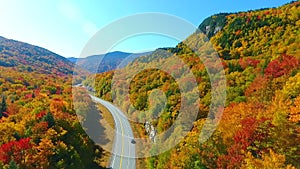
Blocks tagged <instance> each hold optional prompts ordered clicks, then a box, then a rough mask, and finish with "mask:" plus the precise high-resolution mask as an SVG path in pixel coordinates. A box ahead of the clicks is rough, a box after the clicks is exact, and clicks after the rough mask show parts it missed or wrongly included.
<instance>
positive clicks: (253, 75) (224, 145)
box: [86, 1, 300, 169]
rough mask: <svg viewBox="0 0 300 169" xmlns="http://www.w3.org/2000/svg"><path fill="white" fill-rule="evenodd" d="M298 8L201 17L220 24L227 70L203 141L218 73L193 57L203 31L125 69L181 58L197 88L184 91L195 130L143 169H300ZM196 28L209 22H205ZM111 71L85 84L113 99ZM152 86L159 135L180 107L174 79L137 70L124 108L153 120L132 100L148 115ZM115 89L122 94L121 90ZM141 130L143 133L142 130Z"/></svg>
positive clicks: (201, 51) (202, 45)
mask: <svg viewBox="0 0 300 169" xmlns="http://www.w3.org/2000/svg"><path fill="white" fill-rule="evenodd" d="M299 11H300V2H299V1H297V2H293V3H290V4H287V5H284V6H282V7H279V8H271V9H263V10H257V11H249V12H241V13H236V14H220V15H216V16H215V17H212V18H211V19H210V20H206V22H208V23H211V24H214V25H221V26H222V30H220V31H218V32H215V34H210V35H211V39H210V42H211V43H212V44H213V46H214V48H215V49H216V51H217V52H218V54H219V56H220V57H221V59H222V64H223V66H224V69H225V74H226V80H227V99H226V107H225V109H224V113H223V116H222V119H221V121H220V124H219V126H218V128H217V130H216V131H215V132H214V133H213V135H212V137H210V139H209V140H208V141H206V142H205V143H202V144H200V143H199V142H198V139H199V134H200V132H201V129H202V127H203V125H204V122H205V118H206V117H207V113H208V111H209V105H210V102H211V84H210V78H216V77H209V76H208V72H207V70H206V69H205V66H204V65H203V64H202V63H203V62H205V63H206V66H207V65H208V66H209V68H210V71H212V72H214V71H217V70H218V69H217V67H214V63H212V62H210V61H209V59H206V60H200V59H199V57H198V56H204V55H210V54H212V53H213V52H212V51H211V49H210V48H207V46H208V45H207V43H208V41H207V39H206V38H204V36H203V35H202V34H201V33H200V32H196V33H195V34H193V35H191V36H190V37H189V38H188V39H187V40H186V41H184V42H183V43H180V44H178V46H177V47H176V48H169V49H165V50H167V51H168V52H170V53H171V56H168V57H165V55H164V56H162V57H160V58H159V57H157V56H155V57H153V56H152V60H151V58H150V59H149V58H142V60H141V61H140V62H139V60H137V61H136V62H134V63H132V64H131V65H129V66H127V67H125V68H124V69H123V72H124V73H123V74H122V73H121V75H122V76H124V77H126V76H130V75H131V73H130V72H131V71H132V70H139V69H138V68H147V67H151V65H158V64H159V65H163V64H165V65H168V67H170V69H172V70H180V66H178V65H177V66H176V65H173V64H172V59H173V57H179V58H181V59H182V60H183V61H184V62H185V64H186V65H188V66H189V67H190V68H191V70H192V72H193V74H194V76H195V77H196V81H197V83H198V90H199V91H200V92H199V95H197V96H194V95H189V97H199V99H200V104H199V114H198V118H197V121H196V122H195V123H194V127H193V128H192V129H191V130H190V131H189V132H188V135H187V136H186V137H185V138H184V140H182V141H181V142H180V144H178V145H177V146H176V147H175V148H173V149H171V150H169V151H167V152H165V153H163V154H161V155H158V156H155V157H150V158H146V159H145V166H144V167H145V168H289V169H291V168H300V165H299V160H300V154H299V152H300V145H299V140H300V127H299V121H300V108H299V100H300V99H299V98H300V95H299V94H300V84H299V82H300V62H299V61H300V58H299V56H300V50H299V44H300V41H299V39H300V33H299V31H300V30H299V26H300V15H299ZM216 22H221V23H220V24H218V23H216ZM224 23H226V24H224ZM201 29H203V30H204V29H205V30H206V29H207V30H209V27H204V26H203V25H202V27H201ZM193 47H195V48H193ZM197 47H199V48H197ZM192 49H193V50H192ZM196 54H197V55H196ZM113 75H114V72H109V73H106V74H99V75H97V78H96V82H95V84H93V83H91V82H92V81H91V79H92V78H91V79H89V80H87V81H86V84H87V85H94V87H95V89H96V93H97V95H98V96H100V97H102V98H105V99H108V100H111V99H112V95H111V93H110V89H111V85H112V80H111V79H112V77H113ZM182 80H185V81H188V80H189V79H182ZM119 83H122V82H119ZM113 85H120V84H113ZM155 88H158V89H161V90H162V91H163V92H164V94H165V96H166V99H167V104H166V107H165V109H164V111H163V113H162V114H160V117H159V118H158V119H156V120H154V123H153V124H154V125H155V126H156V127H157V128H158V129H159V132H164V131H166V130H167V129H168V128H169V127H170V126H171V125H172V124H173V122H174V120H176V117H177V116H178V113H179V109H180V102H181V100H180V99H179V97H180V94H182V93H180V91H178V86H177V84H176V81H174V79H172V76H169V75H168V74H165V73H164V72H162V71H160V70H153V69H146V70H145V71H143V72H140V73H139V74H138V75H136V77H135V78H133V80H132V82H131V83H130V96H128V98H124V103H123V104H122V105H124V107H123V110H125V112H127V113H128V115H129V116H131V117H132V118H136V119H139V118H145V117H148V118H149V117H150V119H151V113H150V115H149V114H143V113H137V112H135V111H134V110H132V109H131V108H130V106H129V105H131V104H132V105H134V107H135V108H136V109H139V110H144V111H145V112H149V111H148V108H149V105H151V100H149V99H148V96H149V95H150V94H151V92H152V90H153V89H155ZM116 92H123V91H122V90H121V88H120V91H116ZM215 118H217V117H215ZM136 125H137V126H139V125H138V124H136ZM136 128H143V126H142V125H141V126H139V127H136ZM176 131H177V130H176V129H174V132H176ZM138 132H139V133H140V136H141V137H142V136H143V131H141V130H139V131H138Z"/></svg>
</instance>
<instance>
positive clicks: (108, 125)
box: [97, 104, 115, 167]
mask: <svg viewBox="0 0 300 169" xmlns="http://www.w3.org/2000/svg"><path fill="white" fill-rule="evenodd" d="M97 108H98V110H99V111H100V114H101V116H102V118H101V119H100V121H99V122H100V125H101V126H103V127H104V128H105V129H104V138H103V139H105V140H109V142H108V144H106V145H104V146H105V149H106V150H104V151H103V154H102V158H101V159H98V163H99V164H100V165H101V166H102V167H108V166H109V162H110V158H111V152H110V151H108V150H112V144H113V139H114V128H115V124H114V119H113V117H112V115H111V114H110V112H109V111H108V110H107V109H106V107H104V106H103V105H101V104H97ZM112 133H113V134H112Z"/></svg>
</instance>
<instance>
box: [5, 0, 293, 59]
mask: <svg viewBox="0 0 300 169" xmlns="http://www.w3.org/2000/svg"><path fill="white" fill-rule="evenodd" d="M290 1H291V0H248V1H243V0H186V1H183V0H172V1H170V0H90V1H79V0H74V1H71V0H61V1H59V0H43V1H42V0H41V1H39V0H25V1H24V0H7V1H5V0H2V1H0V21H1V26H0V36H4V37H6V38H10V39H15V40H20V41H24V42H28V43H31V44H34V45H38V46H41V47H44V48H47V49H49V50H51V51H53V52H56V53H58V54H60V55H62V56H65V57H73V56H74V57H78V56H79V54H80V52H81V50H82V48H83V47H84V45H85V44H86V42H87V41H88V40H89V39H90V38H91V37H92V35H93V34H94V33H95V32H97V31H98V30H100V29H101V28H103V27H104V26H106V25H107V24H109V23H111V22H113V21H115V20H117V19H120V18H122V17H125V16H129V15H132V14H137V13H143V12H162V13H167V14H172V15H175V16H178V17H181V18H183V19H185V20H187V21H189V22H191V23H192V24H194V25H195V26H198V25H199V24H200V23H201V22H202V21H203V19H205V18H206V17H208V16H210V15H213V14H216V13H220V12H237V11H246V10H250V9H259V8H266V7H277V6H280V5H283V4H285V3H288V2H290ZM145 42H148V43H145ZM176 43H177V41H175V40H172V39H168V38H166V37H159V36H145V37H140V38H136V39H131V40H128V42H124V43H123V44H120V45H119V46H116V47H115V48H114V49H113V50H121V51H127V52H137V51H143V50H150V49H154V48H156V47H164V46H174V45H176Z"/></svg>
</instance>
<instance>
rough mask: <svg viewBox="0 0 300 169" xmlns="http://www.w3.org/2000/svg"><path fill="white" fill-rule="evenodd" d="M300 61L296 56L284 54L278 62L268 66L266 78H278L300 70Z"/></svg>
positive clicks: (274, 61) (275, 61)
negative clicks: (297, 69)
mask: <svg viewBox="0 0 300 169" xmlns="http://www.w3.org/2000/svg"><path fill="white" fill-rule="evenodd" d="M299 64H300V61H299V60H298V59H297V58H295V57H294V56H290V55H286V54H283V55H282V56H281V57H279V58H278V59H276V60H273V61H272V62H270V63H269V64H268V67H267V68H266V69H265V76H267V77H272V78H277V77H280V76H283V75H286V74H288V73H290V72H291V71H292V70H294V69H296V68H299Z"/></svg>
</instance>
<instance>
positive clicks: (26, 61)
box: [0, 36, 84, 75]
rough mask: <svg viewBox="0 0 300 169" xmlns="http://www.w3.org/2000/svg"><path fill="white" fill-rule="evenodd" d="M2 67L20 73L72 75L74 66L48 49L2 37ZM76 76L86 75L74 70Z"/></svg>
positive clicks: (0, 60) (0, 43)
mask: <svg viewBox="0 0 300 169" xmlns="http://www.w3.org/2000/svg"><path fill="white" fill-rule="evenodd" d="M0 66H4V67H18V68H19V69H20V71H28V72H32V71H38V72H40V73H44V74H57V75H66V74H72V73H73V68H74V64H73V63H71V62H70V61H69V60H68V59H66V58H64V57H62V56H60V55H58V54H55V53H53V52H51V51H49V50H47V49H44V48H41V47H38V46H33V45H30V44H27V43H24V42H19V41H15V40H10V39H6V38H4V37H1V36H0ZM74 73H75V74H81V73H84V71H82V70H79V69H78V70H77V69H76V70H74Z"/></svg>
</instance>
